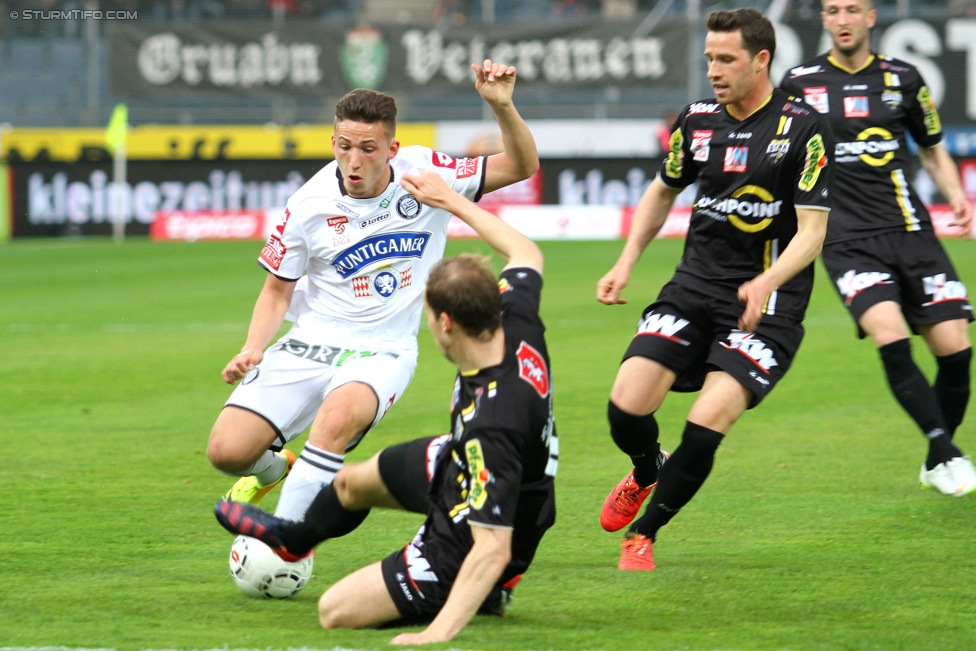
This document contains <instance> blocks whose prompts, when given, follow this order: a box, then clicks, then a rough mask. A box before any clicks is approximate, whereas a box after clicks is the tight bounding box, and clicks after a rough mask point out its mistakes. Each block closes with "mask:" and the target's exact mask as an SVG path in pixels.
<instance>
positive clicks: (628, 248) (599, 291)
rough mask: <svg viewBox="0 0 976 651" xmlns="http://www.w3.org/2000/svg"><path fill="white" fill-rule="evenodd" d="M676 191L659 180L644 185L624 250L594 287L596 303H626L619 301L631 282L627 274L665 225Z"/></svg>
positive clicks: (677, 191) (622, 300)
mask: <svg viewBox="0 0 976 651" xmlns="http://www.w3.org/2000/svg"><path fill="white" fill-rule="evenodd" d="M679 192H680V191H679V190H674V189H672V188H669V187H668V186H666V185H664V183H662V182H661V180H660V179H658V178H655V179H654V180H653V181H652V182H651V184H650V185H649V186H647V190H645V191H644V196H642V197H641V200H640V201H639V202H638V204H637V207H636V208H635V209H634V221H633V223H632V224H631V227H630V234H629V235H627V243H626V244H624V250H623V251H622V252H621V253H620V257H619V258H618V259H617V263H616V264H615V265H613V268H612V269H611V270H610V271H608V272H607V273H606V275H605V276H603V278H601V279H600V280H599V281H598V282H597V284H596V300H598V301H600V302H601V303H604V304H605V305H623V304H624V303H626V302H627V301H626V300H624V299H621V298H620V291H621V290H622V289H623V288H624V287H625V286H626V285H627V282H628V281H629V280H630V272H631V271H632V270H633V268H634V265H636V264H637V261H638V260H640V257H641V254H642V253H643V252H644V249H646V248H647V245H648V244H650V242H651V240H653V239H654V236H655V235H657V234H658V232H659V231H660V230H661V227H662V226H664V220H666V219H667V218H668V213H669V212H671V206H672V204H674V199H675V197H677V196H678V193H679Z"/></svg>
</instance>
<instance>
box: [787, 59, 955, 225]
mask: <svg viewBox="0 0 976 651" xmlns="http://www.w3.org/2000/svg"><path fill="white" fill-rule="evenodd" d="M782 86H783V88H784V89H785V90H786V91H788V92H790V93H793V94H794V95H796V96H798V97H800V98H802V99H803V100H804V101H805V102H806V103H807V104H808V105H809V106H811V107H812V108H813V109H815V110H817V111H819V112H820V113H823V114H824V115H826V116H828V118H829V120H830V123H831V126H832V127H833V131H834V136H835V137H836V139H837V144H836V147H835V150H834V152H835V155H834V161H835V162H836V164H837V173H836V176H835V180H834V185H833V187H832V188H831V192H832V195H833V210H832V211H831V214H830V221H829V222H828V226H827V240H826V242H827V243H831V242H839V241H844V240H851V239H856V238H860V237H864V236H867V235H875V234H879V233H886V232H893V231H921V230H929V231H930V230H932V222H931V220H930V219H929V214H928V211H926V209H925V206H924V205H923V204H922V202H921V201H920V200H919V198H918V195H916V194H915V190H914V189H913V188H912V186H911V184H910V183H909V181H908V169H909V167H908V165H909V160H910V157H911V154H910V152H909V151H908V143H907V141H906V139H905V134H906V133H911V134H912V138H914V139H915V142H917V143H918V144H919V145H921V146H922V147H932V146H935V145H936V144H938V143H939V141H940V140H941V139H942V124H941V121H940V120H939V113H938V111H937V110H936V108H935V104H934V102H933V101H932V97H931V95H930V94H929V90H928V88H927V87H926V86H925V82H924V81H923V80H922V76H921V75H920V74H919V72H918V70H917V69H916V68H915V67H914V66H912V65H909V64H907V63H904V62H902V61H898V60H896V59H890V58H887V57H884V56H882V55H879V54H873V55H872V56H871V58H870V59H869V60H868V63H867V64H865V66H864V67H863V68H861V69H860V70H856V71H853V72H852V71H849V70H846V69H845V68H842V67H841V66H840V65H839V64H838V63H837V62H836V61H835V60H834V59H833V57H831V56H830V55H828V54H824V55H821V56H819V57H817V58H816V59H813V60H812V61H810V62H808V63H806V64H804V65H802V66H799V67H797V68H793V69H792V70H790V72H788V73H787V74H786V77H785V78H784V79H783V84H782Z"/></svg>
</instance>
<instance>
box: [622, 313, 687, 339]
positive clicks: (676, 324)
mask: <svg viewBox="0 0 976 651" xmlns="http://www.w3.org/2000/svg"><path fill="white" fill-rule="evenodd" d="M688 323H689V322H688V321H687V320H685V319H679V318H678V317H676V316H674V315H673V314H658V313H657V312H651V313H650V314H648V315H647V316H645V317H644V318H643V319H641V322H640V324H639V325H638V326H637V334H636V335H634V336H636V337H640V336H647V335H653V336H655V337H664V338H665V339H670V340H671V341H674V342H676V343H679V344H681V345H682V346H687V345H688V342H687V341H686V340H684V339H681V338H680V337H677V336H676V335H677V334H678V332H680V331H681V329H682V328H684V327H685V326H686V325H688Z"/></svg>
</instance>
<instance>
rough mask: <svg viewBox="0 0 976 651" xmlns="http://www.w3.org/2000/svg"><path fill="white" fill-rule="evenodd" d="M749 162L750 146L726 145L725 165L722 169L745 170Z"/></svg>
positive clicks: (727, 170) (730, 170)
mask: <svg viewBox="0 0 976 651" xmlns="http://www.w3.org/2000/svg"><path fill="white" fill-rule="evenodd" d="M748 162H749V148H748V147H726V148H725V165H724V166H723V167H722V170H723V171H725V172H737V173H741V172H745V171H746V167H747V164H748Z"/></svg>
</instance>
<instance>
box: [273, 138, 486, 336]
mask: <svg viewBox="0 0 976 651" xmlns="http://www.w3.org/2000/svg"><path fill="white" fill-rule="evenodd" d="M390 166H391V167H392V175H391V179H390V184H389V185H388V186H387V188H386V190H385V191H384V192H383V193H382V194H380V196H378V197H375V198H372V199H354V198H352V197H350V196H348V195H347V194H346V193H345V190H344V188H343V187H342V179H341V174H340V172H339V167H338V165H337V164H336V163H335V161H333V162H332V163H330V164H328V165H326V166H325V167H324V168H322V169H321V170H319V172H318V173H317V174H316V175H315V176H313V177H312V178H311V179H309V180H308V182H307V183H305V185H303V186H302V187H301V188H300V189H299V190H298V191H297V192H296V193H295V194H294V195H292V197H291V198H290V199H289V200H288V204H287V207H286V210H285V213H284V216H283V217H282V219H281V222H280V223H279V224H278V225H277V226H276V227H275V229H274V230H273V231H272V233H271V236H270V237H269V238H268V242H267V244H265V246H264V250H263V251H262V252H261V256H260V258H259V259H258V261H259V263H260V264H261V265H262V266H263V267H264V268H265V269H267V270H268V271H269V272H270V273H272V274H274V275H275V276H277V277H279V278H282V279H286V280H298V279H301V278H302V276H303V275H304V274H307V278H305V279H303V280H302V282H300V283H299V286H298V287H297V288H296V292H295V298H294V299H293V300H292V305H291V308H290V310H289V318H290V319H293V320H294V326H293V327H292V329H291V330H290V331H289V333H288V336H290V337H293V338H295V339H299V340H301V341H303V342H305V343H309V344H318V343H320V344H327V345H331V346H343V347H348V348H354V347H366V348H369V349H371V350H387V349H391V350H405V351H407V350H409V351H416V349H417V331H418V329H419V328H420V315H421V312H422V311H423V292H424V288H425V286H426V284H427V276H428V275H429V273H430V269H431V267H432V266H433V265H434V264H435V263H436V262H437V261H438V260H440V259H441V258H442V257H443V255H444V245H445V243H446V241H447V224H448V220H449V219H450V214H449V213H448V212H447V211H444V210H439V209H435V208H431V207H429V206H425V205H423V204H421V203H420V202H419V201H418V200H417V199H416V197H414V196H413V195H412V194H410V193H409V192H407V191H406V190H404V189H403V187H401V186H400V179H401V178H402V176H403V174H404V173H406V172H409V171H412V170H433V171H435V172H437V173H439V174H440V175H441V176H442V177H443V178H444V180H445V181H447V183H448V185H450V186H451V187H452V188H454V189H455V190H457V191H458V192H459V193H460V194H462V195H464V196H465V197H467V198H469V199H472V200H477V199H478V198H480V196H481V192H482V190H483V188H484V176H485V158H484V157H478V158H457V159H455V158H451V157H450V156H447V155H445V154H442V153H440V152H435V151H433V150H431V149H428V148H427V147H420V146H410V147H402V148H401V149H400V151H399V152H398V153H397V155H396V157H395V158H394V159H393V160H392V161H390ZM306 283H307V286H305V285H306Z"/></svg>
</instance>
